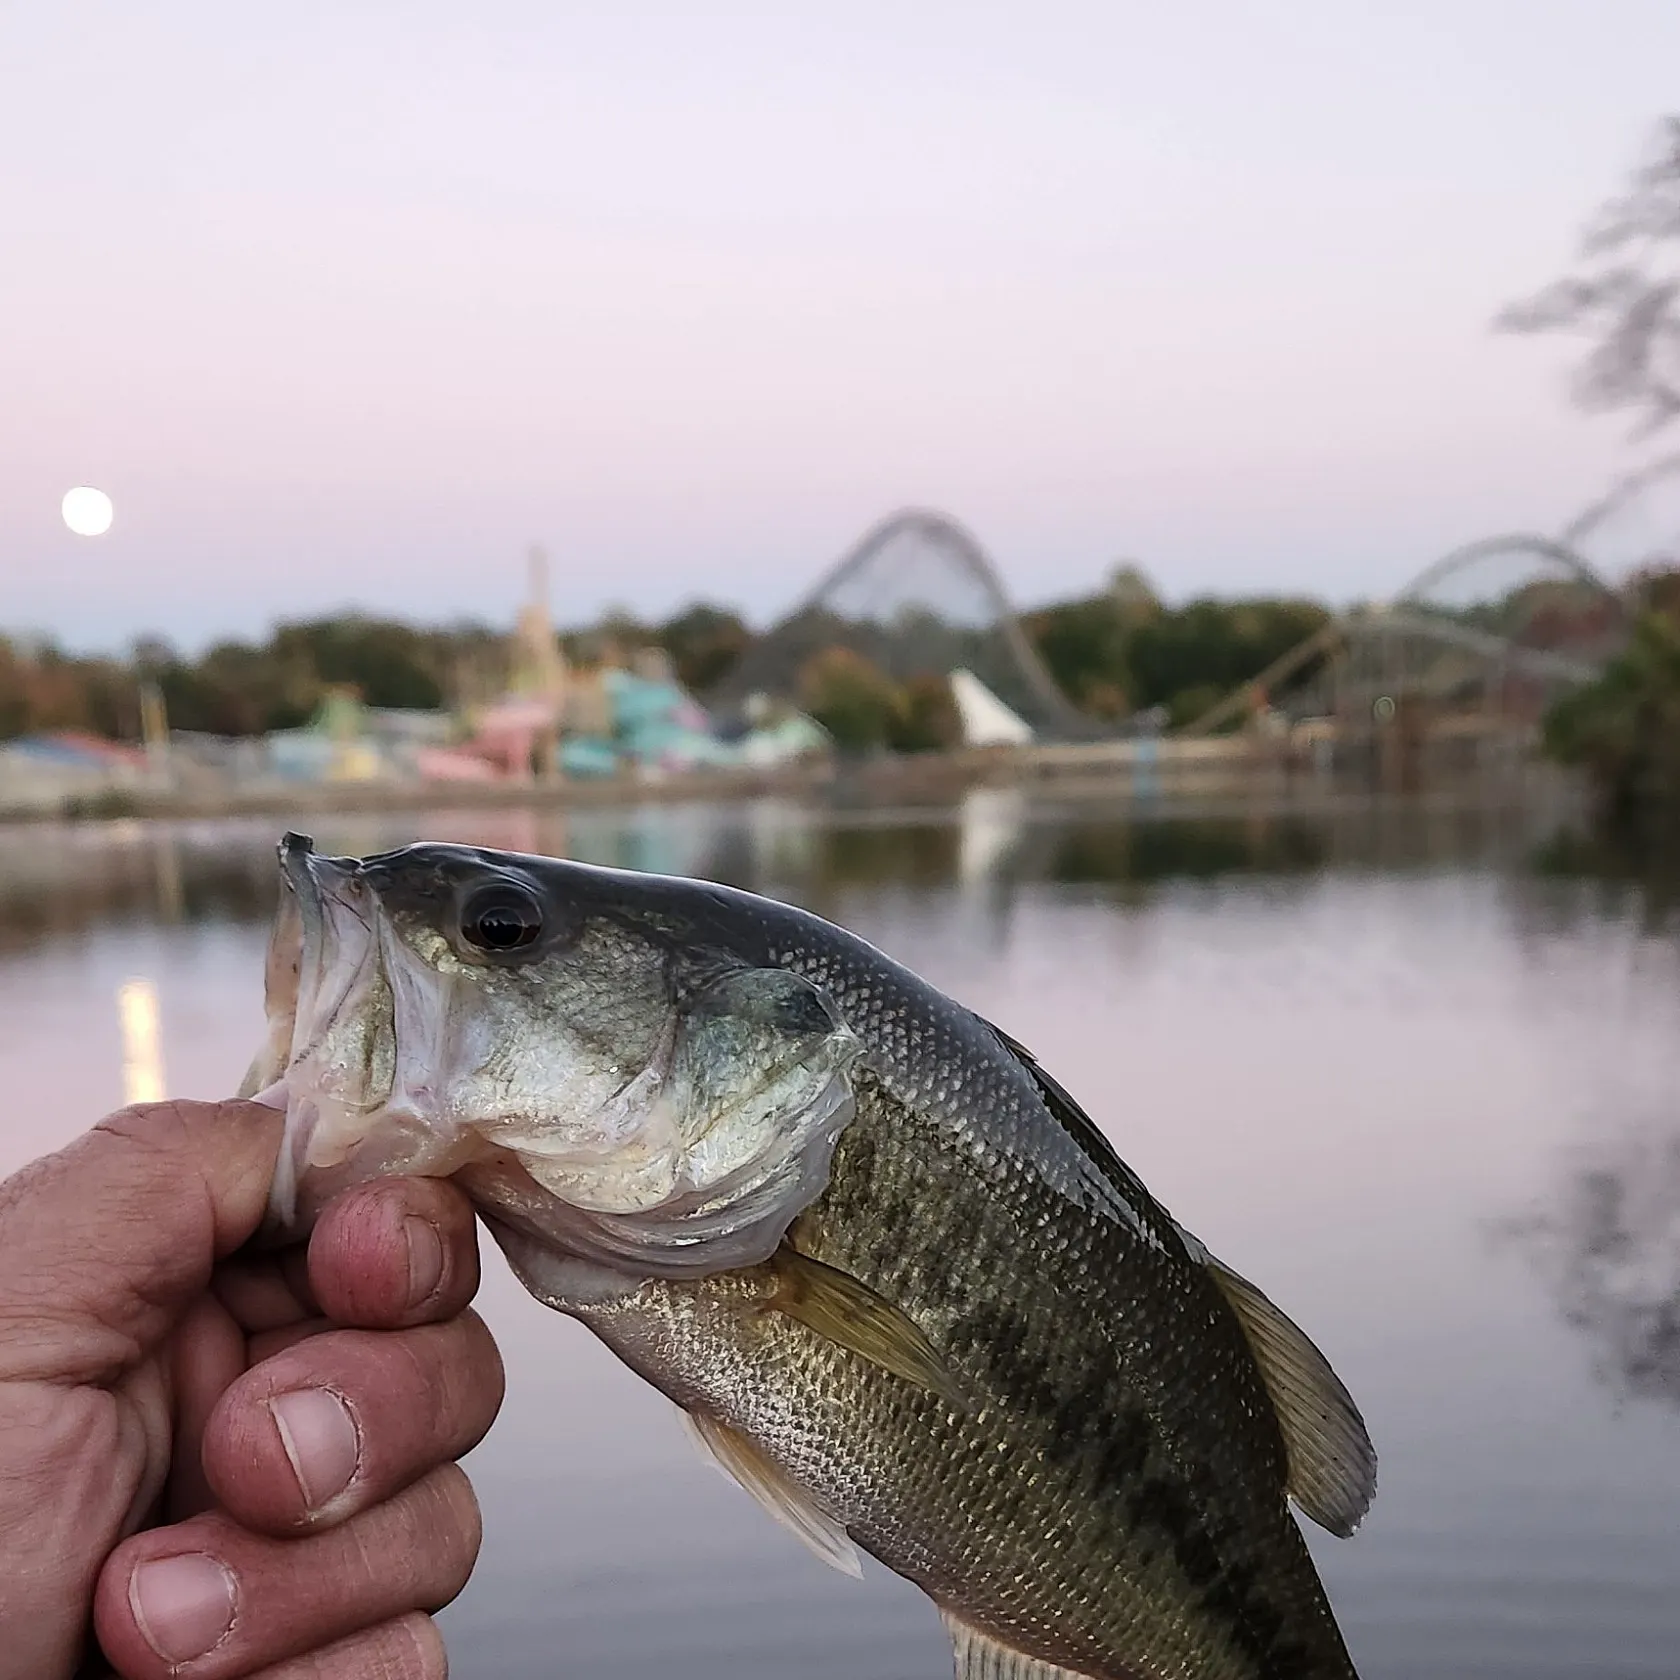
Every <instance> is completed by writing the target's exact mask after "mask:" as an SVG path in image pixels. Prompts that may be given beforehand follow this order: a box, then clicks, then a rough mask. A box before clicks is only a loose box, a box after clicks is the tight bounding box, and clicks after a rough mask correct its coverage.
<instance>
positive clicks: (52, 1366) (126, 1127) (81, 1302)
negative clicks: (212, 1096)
mask: <svg viewBox="0 0 1680 1680" xmlns="http://www.w3.org/2000/svg"><path fill="white" fill-rule="evenodd" d="M283 1127H284V1120H283V1118H282V1117H281V1115H279V1114H278V1113H276V1112H275V1111H274V1110H273V1109H271V1108H266V1107H263V1106H261V1105H259V1104H257V1103H251V1102H221V1103H202V1102H166V1103H149V1104H145V1105H143V1106H141V1107H138V1108H126V1109H123V1110H122V1111H121V1112H119V1113H117V1114H113V1115H112V1116H111V1117H110V1118H109V1119H107V1120H103V1121H101V1122H100V1124H99V1125H97V1126H95V1127H94V1129H93V1130H92V1131H91V1132H88V1133H87V1134H86V1135H85V1136H83V1137H80V1138H78V1139H77V1140H76V1142H74V1143H73V1144H71V1145H70V1146H69V1148H67V1149H63V1150H60V1151H59V1152H58V1154H56V1155H48V1156H46V1157H45V1158H44V1159H42V1160H39V1161H37V1162H35V1163H34V1165H32V1166H29V1167H25V1168H24V1170H23V1171H22V1172H20V1173H18V1174H16V1175H15V1176H14V1177H13V1178H10V1179H8V1180H6V1182H5V1183H3V1184H0V1381H7V1380H12V1379H19V1378H21V1379H34V1380H40V1381H48V1382H86V1383H100V1382H108V1381H110V1380H112V1379H113V1378H114V1377H115V1376H117V1375H118V1374H119V1373H120V1372H121V1371H122V1370H123V1369H125V1368H126V1367H127V1366H129V1365H131V1364H133V1363H134V1362H135V1361H136V1360H138V1359H140V1358H141V1357H143V1356H144V1355H145V1353H146V1352H147V1351H148V1349H150V1348H152V1347H153V1346H155V1345H156V1344H157V1343H158V1342H160V1341H161V1340H162V1339H163V1338H164V1337H165V1336H166V1335H167V1334H168V1333H169V1331H170V1329H171V1328H172V1327H173V1325H174V1323H175V1320H176V1318H177V1316H178V1315H179V1313H180V1311H181V1309H182V1308H183V1307H184V1306H185V1305H186V1304H187V1303H188V1302H189V1301H190V1300H192V1299H193V1298H194V1297H195V1296H196V1295H199V1294H201V1293H202V1292H203V1291H204V1289H205V1288H206V1286H207V1285H208V1283H209V1280H210V1271H211V1268H212V1266H214V1265H215V1263H216V1262H217V1261H218V1260H220V1259H221V1258H223V1257H224V1256H225V1255H227V1254H230V1253H231V1252H232V1251H233V1250H234V1249H236V1248H238V1247H239V1245H240V1244H241V1243H243V1242H244V1241H245V1240H246V1238H248V1237H249V1236H250V1235H251V1233H252V1232H253V1231H255V1230H256V1228H257V1225H258V1223H259V1221H260V1220H261V1219H262V1215H263V1210H264V1208H265V1206H266V1204H267V1200H268V1187H269V1183H270V1181H271V1180H272V1178H273V1176H274V1163H275V1159H276V1157H277V1156H278V1154H279V1149H280V1136H281V1132H282V1130H283Z"/></svg>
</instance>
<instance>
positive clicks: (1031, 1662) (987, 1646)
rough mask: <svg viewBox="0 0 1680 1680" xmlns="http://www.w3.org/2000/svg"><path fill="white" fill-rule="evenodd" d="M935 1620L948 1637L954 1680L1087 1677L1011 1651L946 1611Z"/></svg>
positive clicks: (1074, 1679)
mask: <svg viewBox="0 0 1680 1680" xmlns="http://www.w3.org/2000/svg"><path fill="white" fill-rule="evenodd" d="M939 1619H940V1620H941V1621H942V1622H944V1624H945V1631H946V1632H947V1633H948V1634H950V1636H951V1647H952V1650H953V1653H954V1654H955V1656H956V1662H957V1680H1090V1676H1089V1675H1086V1674H1083V1673H1081V1671H1080V1670H1079V1669H1076V1668H1059V1667H1057V1665H1056V1664H1055V1663H1052V1662H1046V1661H1045V1660H1044V1659H1043V1658H1042V1657H1029V1656H1028V1655H1027V1654H1026V1653H1025V1652H1024V1651H1016V1650H1012V1649H1011V1648H1010V1647H1009V1646H1007V1645H1004V1644H1002V1643H1000V1642H999V1641H998V1640H996V1639H994V1638H992V1636H991V1635H990V1634H989V1633H982V1632H981V1631H980V1630H979V1628H976V1627H970V1626H969V1625H968V1623H967V1622H964V1621H959V1620H958V1619H957V1618H956V1617H955V1616H953V1615H952V1614H951V1612H950V1611H949V1610H941V1611H940V1612H939Z"/></svg>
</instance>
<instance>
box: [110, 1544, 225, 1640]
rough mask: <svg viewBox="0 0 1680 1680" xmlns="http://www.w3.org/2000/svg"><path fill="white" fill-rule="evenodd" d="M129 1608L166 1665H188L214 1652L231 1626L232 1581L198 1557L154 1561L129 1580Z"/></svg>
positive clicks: (199, 1554)
mask: <svg viewBox="0 0 1680 1680" xmlns="http://www.w3.org/2000/svg"><path fill="white" fill-rule="evenodd" d="M128 1607H129V1609H130V1610H131V1611H133V1613H134V1620H135V1622H136V1623H137V1624H138V1626H139V1628H140V1631H141V1633H142V1634H144V1635H145V1638H146V1643H147V1644H148V1645H150V1646H151V1648H152V1649H153V1650H154V1651H156V1652H157V1654H158V1655H159V1656H160V1657H161V1658H162V1659H163V1660H164V1661H165V1662H166V1663H169V1664H171V1665H173V1664H175V1663H184V1662H191V1661H192V1659H193V1658H194V1657H202V1656H203V1655H204V1653H205V1652H206V1651H213V1650H214V1649H215V1648H216V1647H217V1646H218V1645H219V1644H221V1642H222V1641H223V1640H224V1639H225V1638H226V1637H227V1633H228V1629H229V1628H231V1627H232V1626H233V1610H234V1587H233V1576H232V1574H230V1573H229V1571H228V1570H227V1569H225V1568H223V1566H222V1565H221V1564H219V1563H218V1562H217V1561H216V1560H215V1559H214V1558H213V1557H207V1556H205V1554H204V1553H203V1552H186V1553H183V1554H182V1555H181V1556H180V1557H172V1558H158V1559H156V1560H154V1561H153V1562H151V1563H143V1564H141V1565H140V1566H139V1568H137V1569H136V1570H135V1571H134V1573H133V1574H132V1575H131V1576H129V1578H128Z"/></svg>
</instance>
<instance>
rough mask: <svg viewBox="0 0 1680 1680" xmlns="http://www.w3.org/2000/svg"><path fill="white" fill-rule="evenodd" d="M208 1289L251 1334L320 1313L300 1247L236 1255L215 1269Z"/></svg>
mask: <svg viewBox="0 0 1680 1680" xmlns="http://www.w3.org/2000/svg"><path fill="white" fill-rule="evenodd" d="M210 1287H211V1288H212V1289H213V1290H214V1291H215V1294H216V1298H217V1300H219V1301H220V1302H221V1303H222V1305H223V1306H225V1307H226V1308H227V1310H228V1311H229V1312H230V1313H232V1314H233V1316H234V1317H235V1318H236V1319H237V1320H238V1321H239V1323H240V1324H241V1325H243V1326H244V1328H245V1330H246V1332H247V1333H248V1334H251V1335H256V1334H259V1333H260V1332H262V1331H265V1330H278V1329H280V1328H281V1327H282V1326H283V1325H287V1324H296V1323H297V1322H298V1321H299V1320H301V1319H305V1318H312V1317H314V1316H315V1315H316V1314H318V1313H319V1312H320V1310H321V1308H320V1303H319V1302H317V1301H316V1299H315V1293H314V1291H313V1290H312V1289H311V1288H310V1287H309V1254H308V1250H307V1249H306V1248H305V1247H304V1246H303V1244H301V1243H298V1244H295V1245H294V1246H293V1247H291V1248H284V1249H281V1250H280V1252H279V1253H277V1254H261V1255H257V1254H249V1253H246V1254H236V1255H235V1256H234V1257H233V1258H232V1259H231V1260H225V1261H223V1262H222V1264H221V1265H219V1266H218V1267H217V1268H216V1274H215V1276H214V1277H213V1278H212V1279H211V1280H210Z"/></svg>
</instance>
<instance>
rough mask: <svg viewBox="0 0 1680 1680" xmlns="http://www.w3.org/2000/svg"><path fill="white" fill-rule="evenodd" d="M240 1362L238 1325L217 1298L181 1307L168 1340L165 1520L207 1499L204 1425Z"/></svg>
mask: <svg viewBox="0 0 1680 1680" xmlns="http://www.w3.org/2000/svg"><path fill="white" fill-rule="evenodd" d="M246 1363H247V1360H246V1354H245V1338H244V1336H243V1335H242V1334H241V1333H240V1329H239V1326H238V1325H237V1324H235V1323H234V1321H233V1320H232V1319H231V1318H230V1317H229V1316H228V1313H227V1309H226V1308H224V1307H223V1306H222V1305H221V1304H220V1303H219V1302H218V1301H215V1300H212V1299H211V1298H210V1297H209V1296H201V1297H200V1298H199V1299H198V1300H197V1301H195V1302H194V1303H193V1305H192V1306H190V1307H189V1308H188V1309H187V1312H186V1316H185V1317H184V1318H183V1319H182V1320H181V1324H180V1327H179V1328H178V1329H177V1330H176V1332H175V1336H174V1340H173V1342H172V1343H171V1345H170V1359H169V1372H170V1383H171V1387H172V1390H173V1393H174V1398H175V1405H174V1414H175V1415H174V1436H175V1439H174V1444H173V1446H172V1448H171V1450H170V1454H169V1459H170V1467H169V1484H168V1489H167V1492H166V1495H165V1501H164V1510H165V1512H166V1513H167V1515H166V1518H165V1520H166V1521H168V1522H180V1521H181V1519H182V1518H184V1517H190V1516H193V1515H195V1514H196V1513H197V1512H199V1511H207V1510H209V1508H210V1506H211V1504H212V1503H213V1500H212V1498H211V1495H210V1484H209V1483H208V1482H207V1481H206V1480H205V1479H204V1464H203V1460H202V1458H201V1456H200V1447H201V1444H202V1442H203V1438H204V1426H205V1425H206V1424H207V1423H208V1422H209V1421H210V1415H211V1413H212V1412H213V1411H214V1410H215V1409H216V1405H217V1403H218V1402H219V1401H220V1399H221V1397H222V1395H223V1394H224V1393H225V1392H226V1390H227V1388H228V1385H229V1384H230V1383H232V1382H233V1381H234V1380H235V1379H236V1378H237V1377H238V1376H240V1375H241V1374H242V1373H243V1371H244V1370H245V1366H246Z"/></svg>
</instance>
